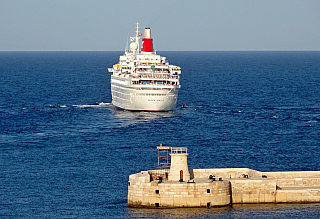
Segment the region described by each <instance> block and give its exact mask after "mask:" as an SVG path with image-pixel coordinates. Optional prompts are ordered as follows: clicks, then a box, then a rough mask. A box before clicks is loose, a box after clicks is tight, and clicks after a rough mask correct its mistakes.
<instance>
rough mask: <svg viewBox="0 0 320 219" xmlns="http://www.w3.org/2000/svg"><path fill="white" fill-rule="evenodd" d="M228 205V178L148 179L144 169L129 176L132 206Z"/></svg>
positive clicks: (129, 194) (130, 203)
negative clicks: (159, 180)
mask: <svg viewBox="0 0 320 219" xmlns="http://www.w3.org/2000/svg"><path fill="white" fill-rule="evenodd" d="M229 204H230V184H229V181H215V182H210V183H207V182H204V183H192V182H191V183H187V182H168V181H167V182H163V183H159V182H158V181H152V182H150V177H149V175H148V173H147V172H141V173H137V174H133V175H131V176H130V177H129V186H128V205H129V206H133V207H143V206H144V207H159V208H175V207H211V206H225V205H229Z"/></svg>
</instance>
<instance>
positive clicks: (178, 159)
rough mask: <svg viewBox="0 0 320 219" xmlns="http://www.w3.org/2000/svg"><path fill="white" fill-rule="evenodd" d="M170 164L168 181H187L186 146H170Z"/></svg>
mask: <svg viewBox="0 0 320 219" xmlns="http://www.w3.org/2000/svg"><path fill="white" fill-rule="evenodd" d="M170 156H171V165H170V172H169V176H168V180H169V181H180V182H183V181H188V180H190V173H189V169H188V161H187V157H188V151H187V148H186V147H172V148H171V153H170Z"/></svg>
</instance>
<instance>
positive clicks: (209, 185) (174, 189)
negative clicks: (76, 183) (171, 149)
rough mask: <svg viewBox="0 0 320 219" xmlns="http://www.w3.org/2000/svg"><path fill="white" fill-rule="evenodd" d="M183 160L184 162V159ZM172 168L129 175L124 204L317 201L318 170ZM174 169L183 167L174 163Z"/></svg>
mask: <svg viewBox="0 0 320 219" xmlns="http://www.w3.org/2000/svg"><path fill="white" fill-rule="evenodd" d="M183 162H185V163H186V161H184V160H183ZM186 165H187V164H186ZM175 166H177V164H175ZM175 169H177V168H175V167H174V166H171V168H170V171H171V175H170V173H167V174H166V173H164V174H163V175H161V177H160V178H159V177H155V176H160V175H159V171H158V170H150V171H141V172H140V173H136V174H132V175H130V176H129V182H128V205H129V206H132V207H151V208H152V207H155V208H176V207H215V206H216V207H217V206H226V205H230V204H246V203H312V202H320V171H294V172H259V171H256V170H252V169H248V168H226V169H188V172H189V173H188V174H187V176H186V174H185V173H182V170H181V171H180V173H179V171H178V172H177V171H176V170H175ZM178 169H183V167H181V166H178ZM178 169H177V170H178ZM174 171H176V172H177V173H174ZM184 172H186V171H185V170H184ZM173 174H174V175H175V176H174V177H173ZM179 174H180V178H179ZM168 175H169V177H167V176H168ZM166 177H167V178H166ZM177 179H179V180H177Z"/></svg>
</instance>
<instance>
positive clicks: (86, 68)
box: [0, 51, 320, 219]
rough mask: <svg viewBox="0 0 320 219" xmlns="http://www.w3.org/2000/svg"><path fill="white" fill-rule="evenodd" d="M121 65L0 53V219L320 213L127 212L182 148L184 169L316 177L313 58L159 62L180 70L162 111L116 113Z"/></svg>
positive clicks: (319, 58)
mask: <svg viewBox="0 0 320 219" xmlns="http://www.w3.org/2000/svg"><path fill="white" fill-rule="evenodd" d="M122 54H123V52H0V125H1V126H0V218H290V219H291V218H320V204H319V203H315V204H266V205H263V204H243V205H239V204H238V205H232V206H227V207H222V208H185V209H181V208H180V209H146V208H131V207H128V206H127V192H128V188H127V186H128V179H129V175H130V174H134V173H138V172H140V171H143V170H151V169H155V168H156V165H157V156H158V153H157V148H156V147H157V146H159V145H160V144H162V145H165V146H172V147H187V148H188V153H189V156H188V165H189V168H251V169H254V170H258V171H320V137H319V136H320V52H319V51H215V52H209V51H208V52H207V51H199V52H196V51H192V52H187V51H179V52H173V51H163V52H158V54H160V55H162V56H166V57H167V59H168V60H169V62H170V63H171V64H175V65H178V66H180V67H181V69H182V74H181V80H180V82H181V89H180V90H179V96H178V102H177V107H176V109H175V110H174V111H170V112H131V111H125V110H120V109H117V108H115V107H114V106H113V105H112V103H111V102H112V97H111V91H110V73H109V72H108V70H107V68H110V67H112V65H113V64H116V63H117V62H118V59H119V56H120V55H122ZM183 104H185V105H186V106H187V108H182V107H181V106H182V105H183Z"/></svg>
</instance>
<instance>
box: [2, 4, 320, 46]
mask: <svg viewBox="0 0 320 219" xmlns="http://www.w3.org/2000/svg"><path fill="white" fill-rule="evenodd" d="M136 22H139V23H140V31H141V32H143V30H144V28H145V27H150V28H151V34H152V38H153V40H154V48H155V49H156V50H157V51H248V50H249V51H257V50H262V51H265V50H268V51H269V50H275V51H278V50H320V1H319V0H192V1H189V0H158V1H155V0H110V1H109V0H0V51H123V50H124V49H125V48H126V44H127V38H128V37H130V36H134V35H135V25H136Z"/></svg>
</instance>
